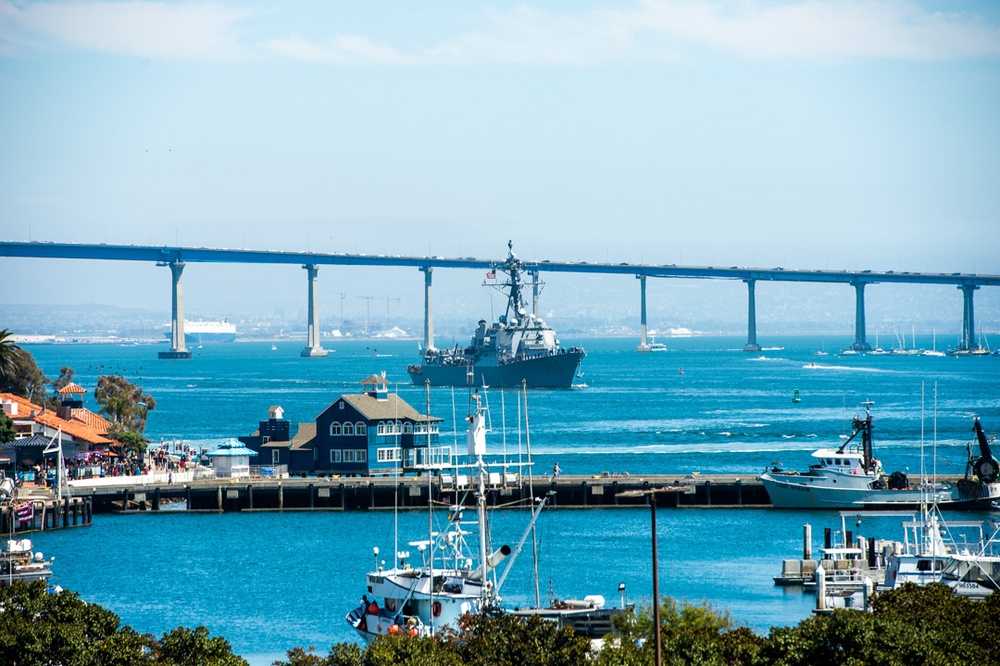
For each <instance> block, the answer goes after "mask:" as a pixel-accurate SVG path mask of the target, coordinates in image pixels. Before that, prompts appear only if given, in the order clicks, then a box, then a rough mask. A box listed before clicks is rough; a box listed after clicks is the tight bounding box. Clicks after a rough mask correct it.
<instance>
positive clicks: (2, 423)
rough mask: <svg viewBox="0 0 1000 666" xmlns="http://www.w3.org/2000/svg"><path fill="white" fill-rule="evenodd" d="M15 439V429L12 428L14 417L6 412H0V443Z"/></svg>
mask: <svg viewBox="0 0 1000 666" xmlns="http://www.w3.org/2000/svg"><path fill="white" fill-rule="evenodd" d="M15 439H17V431H16V430H14V419H12V418H10V417H9V416H7V414H6V412H0V444H6V443H7V442H13V441H14V440H15Z"/></svg>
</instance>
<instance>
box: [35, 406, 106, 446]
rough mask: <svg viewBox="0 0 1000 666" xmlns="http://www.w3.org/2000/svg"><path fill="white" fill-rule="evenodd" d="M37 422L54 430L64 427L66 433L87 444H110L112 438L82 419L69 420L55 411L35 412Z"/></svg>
mask: <svg viewBox="0 0 1000 666" xmlns="http://www.w3.org/2000/svg"><path fill="white" fill-rule="evenodd" d="M34 421H35V423H39V424H41V425H43V426H45V427H47V428H52V429H53V430H58V429H59V428H62V431H63V433H64V434H67V435H69V436H70V437H72V438H73V439H75V440H77V441H80V442H84V443H87V444H110V443H111V440H110V439H108V438H107V437H105V436H104V435H103V434H102V433H99V432H97V431H96V430H95V429H93V428H91V427H90V426H89V425H87V424H85V423H82V422H80V421H67V420H66V419H63V418H59V416H57V415H56V414H54V413H53V412H47V411H41V412H38V413H37V414H35V418H34Z"/></svg>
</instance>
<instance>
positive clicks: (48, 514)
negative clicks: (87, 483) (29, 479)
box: [0, 494, 94, 534]
mask: <svg viewBox="0 0 1000 666" xmlns="http://www.w3.org/2000/svg"><path fill="white" fill-rule="evenodd" d="M27 503H30V504H31V507H32V512H31V518H30V519H28V520H22V519H21V517H20V516H18V512H17V509H18V506H21V507H23V506H25V504H27ZM18 506H15V505H14V504H11V503H8V504H5V505H4V506H3V507H2V508H0V534H12V533H13V534H16V533H19V532H32V531H39V532H42V531H45V530H54V529H59V528H62V527H77V526H84V525H90V523H91V522H93V519H94V510H93V503H92V498H91V497H89V496H87V495H85V494H81V495H80V496H74V497H64V498H63V499H62V500H59V499H57V498H55V497H49V496H47V495H46V494H42V495H38V494H35V495H29V496H27V497H22V498H21V499H20V501H19V502H18Z"/></svg>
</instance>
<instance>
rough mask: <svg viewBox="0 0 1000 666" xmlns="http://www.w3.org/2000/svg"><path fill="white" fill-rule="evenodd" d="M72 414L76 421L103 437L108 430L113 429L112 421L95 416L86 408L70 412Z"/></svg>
mask: <svg viewBox="0 0 1000 666" xmlns="http://www.w3.org/2000/svg"><path fill="white" fill-rule="evenodd" d="M70 414H72V416H73V420H74V421H79V422H81V423H83V424H84V425H86V426H90V427H91V428H93V429H94V430H95V431H96V432H98V433H100V434H102V435H103V434H105V433H106V432H108V428H110V427H111V421H109V420H107V419H106V418H104V417H103V416H101V415H100V414H95V413H94V412H92V411H90V410H89V409H87V408H86V407H79V408H77V409H73V410H70Z"/></svg>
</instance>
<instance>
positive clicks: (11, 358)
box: [0, 328, 21, 379]
mask: <svg viewBox="0 0 1000 666" xmlns="http://www.w3.org/2000/svg"><path fill="white" fill-rule="evenodd" d="M20 353H21V348H20V347H18V346H17V344H16V343H15V342H14V334H13V333H11V332H10V330H9V329H6V328H5V329H3V330H0V378H4V379H6V378H7V377H9V376H10V373H11V371H12V370H14V369H15V368H16V367H17V357H18V354H20Z"/></svg>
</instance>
